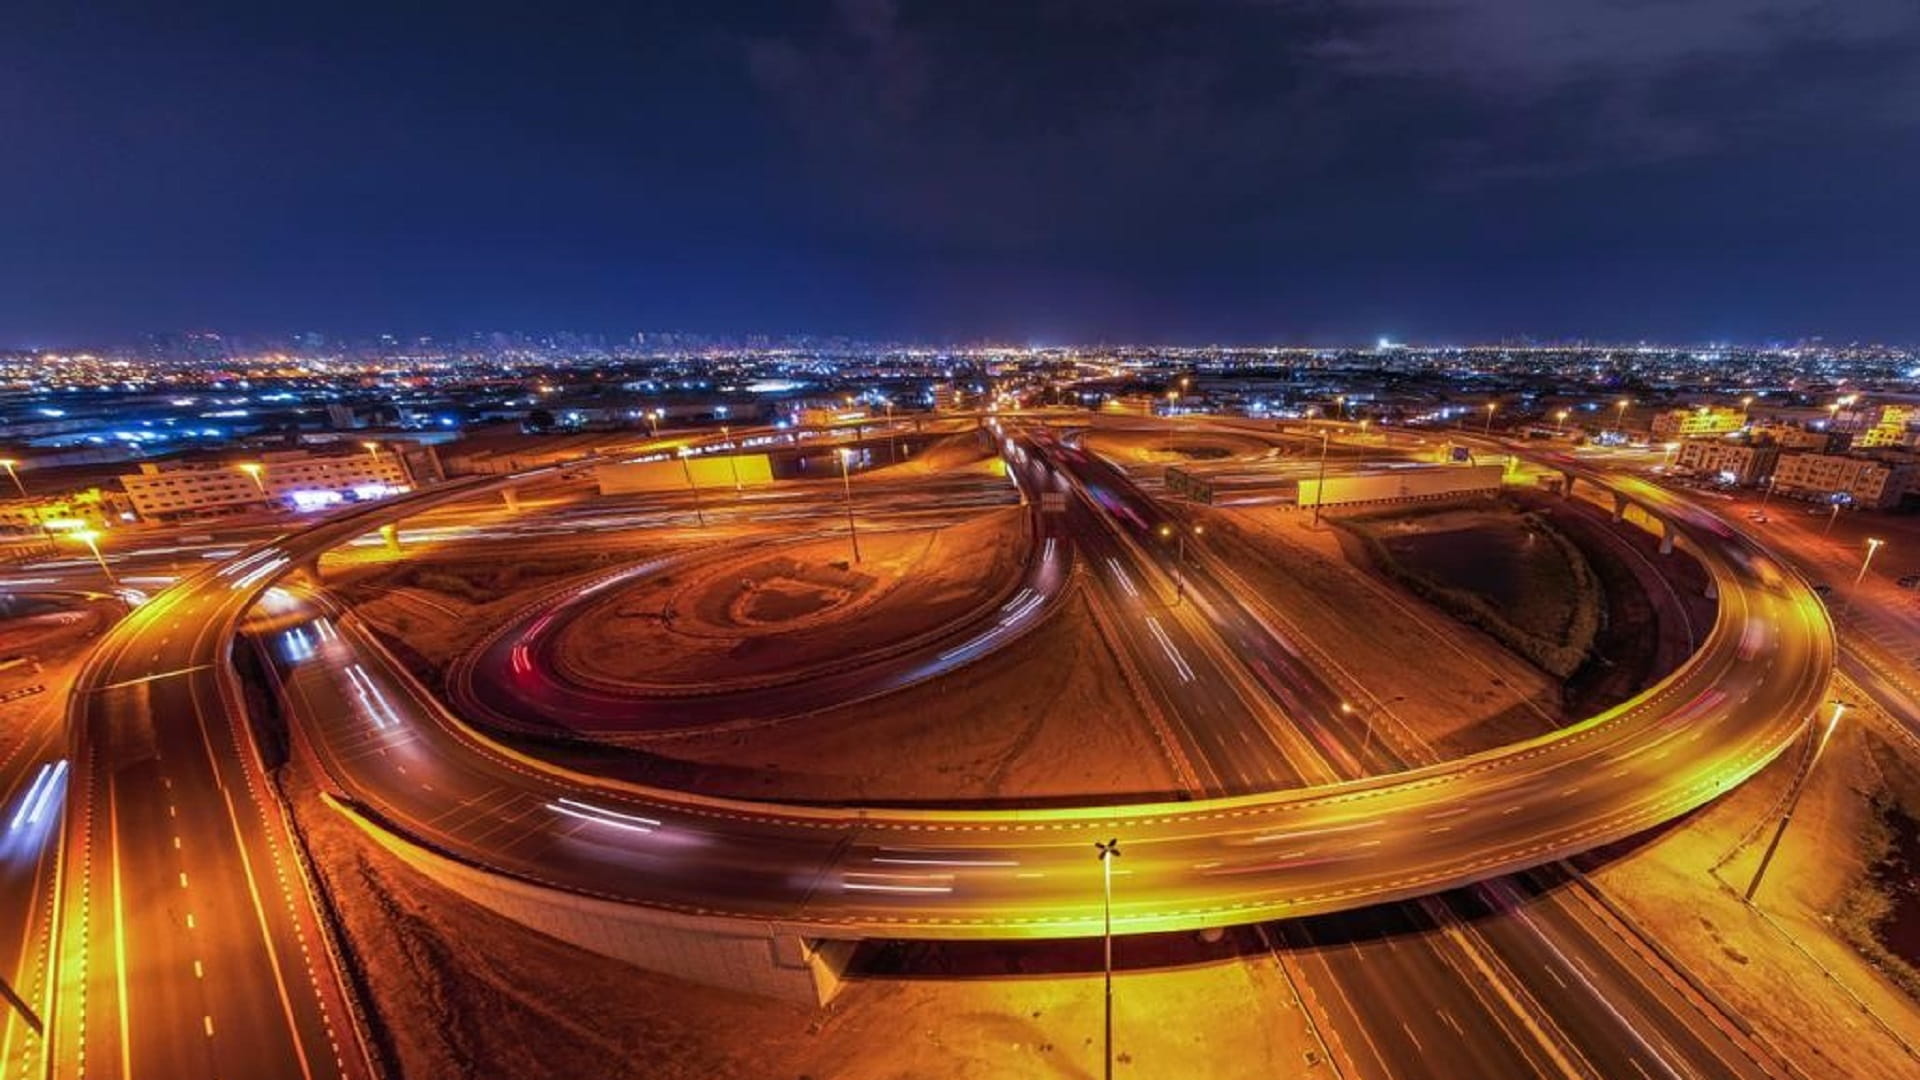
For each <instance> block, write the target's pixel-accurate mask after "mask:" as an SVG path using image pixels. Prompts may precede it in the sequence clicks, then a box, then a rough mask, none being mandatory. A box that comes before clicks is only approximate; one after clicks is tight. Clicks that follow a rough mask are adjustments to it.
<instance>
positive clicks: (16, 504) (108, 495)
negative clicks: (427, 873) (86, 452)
mask: <svg viewBox="0 0 1920 1080" xmlns="http://www.w3.org/2000/svg"><path fill="white" fill-rule="evenodd" d="M132 511H133V505H132V503H131V502H130V501H129V500H128V499H127V497H126V496H125V495H124V494H122V493H120V492H118V491H108V490H103V489H101V488H97V487H90V488H83V489H81V490H79V491H66V492H60V493H58V494H47V495H27V496H22V497H18V498H12V499H5V500H0V531H4V532H12V533H31V532H39V531H40V530H42V529H44V528H46V527H47V525H48V523H49V522H53V523H55V524H54V525H53V527H54V528H56V529H57V528H61V527H62V526H65V527H69V528H71V527H74V525H75V524H76V523H84V524H85V525H86V527H88V528H91V529H104V528H109V527H111V526H113V525H118V524H120V523H121V522H123V521H125V520H126V517H125V515H127V514H129V513H131V512H132Z"/></svg>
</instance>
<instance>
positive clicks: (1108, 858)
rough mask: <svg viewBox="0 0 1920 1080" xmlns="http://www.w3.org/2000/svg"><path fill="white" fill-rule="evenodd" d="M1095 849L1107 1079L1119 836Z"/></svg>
mask: <svg viewBox="0 0 1920 1080" xmlns="http://www.w3.org/2000/svg"><path fill="white" fill-rule="evenodd" d="M1093 846H1094V849H1095V850H1097V851H1098V852H1099V853H1100V898H1101V903H1100V910H1101V912H1102V917H1101V935H1100V936H1101V938H1102V940H1103V943H1104V945H1105V954H1106V964H1105V967H1106V973H1107V979H1106V983H1107V987H1106V989H1107V992H1106V1018H1107V1038H1106V1072H1105V1074H1104V1075H1105V1076H1106V1080H1113V860H1115V859H1117V858H1119V857H1120V840H1119V838H1118V837H1116V838H1114V839H1112V840H1108V841H1106V842H1105V843H1102V842H1100V841H1098V840H1095V841H1094V842H1093Z"/></svg>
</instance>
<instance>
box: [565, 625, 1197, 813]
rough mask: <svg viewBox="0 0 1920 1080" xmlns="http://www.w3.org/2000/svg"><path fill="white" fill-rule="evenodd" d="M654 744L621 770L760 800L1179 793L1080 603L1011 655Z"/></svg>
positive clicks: (1035, 799)
mask: <svg viewBox="0 0 1920 1080" xmlns="http://www.w3.org/2000/svg"><path fill="white" fill-rule="evenodd" d="M645 749H646V754H647V755H648V757H649V758H651V760H650V761H646V762H643V763H638V764H635V765H633V766H631V769H632V770H633V771H627V770H623V773H624V774H626V775H631V776H633V778H635V779H644V780H647V781H649V782H653V783H663V784H670V785H673V786H687V787H691V788H693V789H695V790H699V791H704V792H707V793H709V794H715V795H739V796H742V797H751V798H776V799H798V800H807V801H831V802H845V801H854V802H928V801H932V802H941V803H948V804H951V803H966V802H977V801H988V800H998V799H1018V800H1020V801H1023V802H1029V803H1044V802H1047V801H1051V800H1057V799H1062V798H1066V797H1069V796H1075V795H1080V796H1089V797H1094V798H1103V797H1104V798H1112V799H1114V800H1116V801H1119V800H1122V799H1130V798H1149V797H1162V796H1165V795H1167V794H1169V793H1171V792H1173V791H1175V790H1176V789H1177V788H1178V786H1179V784H1178V780H1177V779H1176V777H1175V775H1174V773H1173V770H1172V767H1171V766H1170V765H1169V764H1168V763H1167V759H1166V758H1165V756H1164V755H1163V754H1162V752H1161V750H1160V748H1159V743H1158V742H1157V741H1156V740H1155V738H1154V734H1153V729H1152V727H1151V723H1150V721H1149V720H1148V719H1147V717H1146V716H1145V714H1144V713H1143V712H1142V710H1141V709H1140V707H1139V706H1138V705H1137V704H1135V702H1134V700H1133V698H1132V696H1131V695H1130V693H1129V691H1128V688H1127V683H1126V679H1125V677H1124V675H1123V674H1122V673H1121V670H1120V668H1119V665H1118V664H1117V663H1116V662H1115V660H1114V659H1113V656H1112V654H1111V653H1110V652H1109V651H1108V649H1107V646H1106V644H1105V642H1104V641H1103V640H1102V638H1101V636H1100V633H1099V629H1098V627H1097V626H1096V625H1095V623H1094V622H1093V620H1092V618H1091V616H1090V614H1089V612H1088V610H1087V608H1086V601H1085V600H1084V599H1083V598H1082V597H1080V596H1079V595H1078V594H1075V595H1073V596H1071V597H1069V598H1068V599H1067V600H1066V601H1065V602H1064V603H1063V606H1062V607H1061V608H1060V610H1059V611H1057V612H1056V613H1055V614H1054V615H1053V616H1052V619H1051V621H1049V622H1048V623H1046V624H1045V625H1044V626H1042V627H1041V628H1039V629H1037V630H1036V631H1035V632H1033V633H1031V634H1029V635H1028V636H1027V637H1026V638H1024V639H1022V640H1021V641H1020V642H1019V643H1018V644H1017V645H1016V646H1015V647H1013V648H1010V649H1006V650H1004V651H1002V652H999V653H997V654H995V655H993V656H990V657H988V658H986V659H984V660H981V661H980V662H978V663H975V664H970V665H968V666H967V667H965V668H963V669H961V670H960V671H958V672H956V673H954V674H952V675H948V676H945V677H943V678H940V679H936V680H934V681H932V682H928V683H924V684H922V685H919V686H915V687H909V688H907V689H905V690H902V691H900V692H898V693H894V694H888V695H886V696H883V697H879V698H875V699H873V700H872V701H868V702H863V703H860V704H856V705H851V706H848V707H846V708H842V709H836V710H832V711H830V712H826V713H821V714H819V715H816V716H808V717H801V718H798V719H795V720H791V721H787V722H784V723H780V724H775V725H772V726H770V727H762V728H755V729H751V730H747V731H741V732H732V733H726V734H718V735H701V736H690V737H687V738H680V739H671V740H663V741H658V742H651V743H648V744H647V745H646V748H645ZM608 764H611V763H607V762H601V763H598V765H597V767H600V768H602V769H604V768H606V766H607V765H608Z"/></svg>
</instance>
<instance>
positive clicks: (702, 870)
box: [284, 488, 1833, 938]
mask: <svg viewBox="0 0 1920 1080" xmlns="http://www.w3.org/2000/svg"><path fill="white" fill-rule="evenodd" d="M1633 494H1634V497H1635V498H1636V499H1638V500H1641V501H1643V502H1644V503H1646V504H1650V505H1651V506H1652V508H1653V509H1655V510H1657V511H1659V512H1661V513H1667V514H1673V515H1676V516H1678V517H1680V518H1681V519H1682V521H1683V528H1684V529H1685V530H1686V532H1687V533H1688V535H1690V536H1691V537H1692V538H1693V539H1694V540H1695V542H1696V544H1697V545H1698V546H1699V547H1700V549H1701V554H1702V559H1703V562H1704V563H1705V564H1706V566H1707V567H1708V569H1709V571H1710V573H1712V574H1713V576H1714V578H1715V580H1716V582H1717V583H1718V586H1719V590H1720V610H1719V617H1718V619H1717V621H1716V624H1715V626H1714V628H1713V630H1712V632H1711V633H1710V634H1709V635H1708V637H1707V639H1706V641H1705V643H1704V644H1703V647H1702V648H1701V650H1700V651H1699V652H1698V653H1697V654H1696V655H1695V656H1694V657H1693V658H1692V659H1691V660H1690V661H1689V662H1688V663H1687V664H1686V665H1684V666H1683V667H1682V668H1681V669H1680V670H1678V671H1677V672H1675V673H1674V674H1673V675H1672V676H1670V677H1669V678H1667V679H1666V680H1664V681H1662V682H1661V683H1659V684H1658V685H1656V686H1655V687H1653V688H1652V689H1650V690H1649V691H1647V692H1646V693H1644V694H1642V695H1641V696H1639V697H1638V698H1636V699H1634V700H1633V701H1630V702H1628V703H1626V704H1624V705H1622V706H1620V707H1618V708H1615V709H1613V710H1609V711H1608V712H1607V713H1604V714H1602V715H1600V716H1598V717H1594V718H1591V719H1589V720H1587V721H1584V722H1581V723H1579V724H1576V725H1573V726H1570V727H1568V728H1566V729H1563V730H1562V731H1559V732H1556V733H1554V734H1552V735H1548V736H1543V737H1540V738H1536V739H1532V740H1527V741H1525V742H1521V743H1518V744H1515V745H1512V746H1509V747H1505V748H1502V749H1500V750H1496V751H1491V752H1487V753H1481V754H1476V755H1473V756H1470V757H1466V758H1460V759H1456V760H1453V761H1449V762H1446V763H1444V764H1440V765H1435V766H1429V767H1425V768H1420V769H1414V770H1411V771H1407V772H1402V773H1397V774H1394V775H1390V776H1382V777H1375V778H1371V779H1363V780H1355V781H1348V782H1342V783H1338V784H1333V785H1324V786H1317V787H1314V788H1311V789H1301V790H1290V791H1282V792H1273V793H1260V794H1251V795H1244V796H1236V797H1231V798H1224V799H1214V800H1207V801H1203V802H1195V803H1169V804H1163V805H1151V806H1129V807H1108V808H1089V809H1078V808H1076V809H1039V810H995V811H933V810H924V811H919V810H895V809H880V808H866V809H839V808H819V809H813V808H799V807H778V806H770V805H766V804H756V803H751V802H733V801H727V800H716V799H703V798H698V797H694V796H687V795H682V794H678V793H668V792H647V791H642V790H640V789H634V788H624V787H619V786H616V785H612V784H592V783H590V782H586V781H583V780H580V779H578V778H569V777H565V776H563V775H560V774H558V773H556V772H553V771H550V770H545V769H542V768H539V767H537V766H533V765H529V764H527V763H526V762H524V761H522V760H520V759H518V758H516V757H514V756H511V755H509V754H506V753H504V752H502V751H499V750H496V749H494V748H492V747H490V746H488V745H486V744H484V743H482V742H480V741H479V740H478V739H477V738H476V737H475V736H473V735H471V734H470V733H468V732H467V731H465V730H464V729H463V728H461V727H460V726H459V725H457V724H456V723H453V722H451V721H449V720H448V719H447V718H445V717H444V716H442V715H441V714H440V713H439V712H438V711H437V710H436V709H435V707H434V705H433V703H432V702H431V700H430V699H429V698H427V696H426V695H425V694H424V692H422V691H419V690H418V689H417V688H415V687H413V686H411V685H410V684H408V683H407V682H406V681H405V679H404V678H403V677H402V676H401V675H400V673H399V672H398V671H397V670H395V668H394V666H393V665H392V664H391V663H389V662H387V661H386V660H385V659H384V658H382V657H381V656H380V655H379V653H378V652H377V651H375V650H368V649H362V648H353V649H351V650H349V651H348V652H347V654H346V655H344V656H337V657H335V659H334V661H333V663H332V664H329V665H321V666H320V667H318V668H316V669H315V670H320V671H326V670H330V669H332V668H335V667H337V665H339V664H345V665H346V666H347V667H353V666H354V665H358V667H357V669H356V670H355V671H354V672H353V673H352V674H351V675H346V674H342V675H341V677H337V678H336V677H329V678H328V679H327V680H325V681H326V683H327V685H330V686H332V687H333V688H334V691H335V692H334V693H333V694H332V695H331V699H329V696H328V695H327V693H326V692H325V687H323V686H316V685H313V684H314V683H315V682H317V681H319V680H316V679H310V678H306V677H305V676H304V675H299V676H298V678H297V679H296V682H297V683H298V685H299V687H300V689H301V691H302V692H303V693H305V694H306V695H307V696H308V698H309V703H310V705H311V708H310V709H308V710H303V715H305V716H307V717H309V718H310V719H311V718H319V719H320V721H321V722H322V723H324V724H326V725H327V726H328V728H329V732H330V733H329V734H327V735H326V736H325V737H324V738H322V739H321V740H319V741H320V742H322V743H324V744H327V745H329V746H333V747H342V746H351V747H353V748H354V749H353V752H352V753H347V752H344V751H342V752H340V753H336V754H334V755H333V764H334V766H335V768H336V775H335V777H334V779H335V781H336V782H337V783H339V784H340V785H341V786H342V788H343V790H344V791H345V793H346V794H348V795H349V796H352V797H353V798H355V799H356V800H358V801H360V802H362V803H364V804H365V805H366V806H368V807H369V808H371V809H372V810H373V811H374V812H375V813H376V814H378V815H379V816H381V817H383V818H385V819H387V820H388V821H390V822H391V823H392V824H394V825H396V826H398V827H400V828H401V830H402V831H403V832H406V833H410V834H412V835H414V836H415V837H416V838H418V839H421V840H424V841H427V842H429V843H432V844H433V845H435V846H437V847H439V848H441V849H442V850H444V851H446V852H448V853H450V854H454V855H456V856H458V857H461V858H465V859H469V860H471V861H473V862H475V863H478V864H480V865H485V866H489V867H491V868H494V869H497V870H501V871H505V872H508V873H512V874H516V875H519V876H523V877H525V878H528V879H530V880H537V881H542V882H546V883H550V884H555V885H559V886H562V887H566V888H572V889H577V890H579V891H582V892H588V893H593V894H596V895H605V896H612V897H617V898H621V899H626V900H632V901H636V902H640V903H645V904H650V905H654V906H658V907H662V908H667V909H672V910H676V911H682V912H694V913H701V914H709V915H716V916H736V917H746V918H752V919H756V920H762V921H772V922H775V923H777V924H780V925H784V926H787V927H790V928H792V929H794V930H795V931H797V932H804V933H810V934H813V935H816V936H847V937H859V936H868V935H876V936H917V937H978V938H1015V937H1026V936H1036V937H1037V936H1069V935H1082V934H1093V933H1097V932H1098V931H1099V928H1100V911H1099V903H1098V892H1097V890H1095V889H1092V888H1090V886H1089V883H1090V882H1091V881H1093V880H1094V877H1095V875H1094V874H1093V873H1092V871H1091V870H1090V867H1092V866H1093V865H1094V864H1093V860H1092V858H1091V856H1090V855H1089V854H1088V853H1089V852H1090V851H1091V844H1092V841H1093V840H1094V839H1095V838H1102V839H1104V838H1105V837H1106V836H1109V835H1118V836H1121V837H1123V838H1124V839H1125V840H1127V841H1128V844H1129V846H1128V853H1127V857H1128V861H1127V863H1126V866H1125V874H1124V876H1123V877H1122V878H1121V880H1120V882H1119V887H1118V889H1117V894H1116V898H1115V912H1114V921H1115V925H1116V927H1117V928H1119V929H1122V930H1125V931H1147V930H1169V929H1180V928H1195V927H1203V926H1214V925H1222V924H1229V923H1244V922H1253V921H1263V920H1267V919H1273V918H1280V917H1288V916H1297V915H1304V914H1310V913H1316V912H1328V911H1337V910H1344V909H1350V908H1354V907H1358V906H1362V905H1366V904H1372V903H1376V902H1379V901H1383V900H1391V899H1403V898H1408V897H1413V896H1417V895H1422V894H1425V893H1430V892H1434V891H1437V890H1441V889H1444V888H1448V887H1452V886H1457V885H1462V884H1466V883H1469V882H1474V881H1480V880H1485V879H1487V878H1490V877H1494V876H1497V875H1500V874H1504V873H1508V872H1511V871H1514V870H1518V869H1522V868H1525V867H1529V866H1536V865H1540V864H1542V863H1546V862H1551V861H1554V860H1557V859H1559V858H1562V857H1565V856H1567V855H1570V854H1573V853H1576V852H1579V851H1584V850H1587V849H1589V848H1592V847H1595V846H1598V845H1601V844H1604V843H1606V842H1608V841H1611V840H1615V839H1619V838H1622V837H1625V836H1630V835H1632V834H1634V833H1637V832H1639V831H1642V830H1644V829H1646V828H1648V827H1651V826H1653V825H1656V824H1659V823H1661V822H1664V821H1667V820H1670V819H1671V818H1673V817H1675V816H1677V815H1679V814H1682V813H1684V812H1686V811H1687V810H1690V809H1692V808H1694V807H1697V806H1699V805H1702V804H1704V803H1705V802H1707V801H1709V800H1711V799H1712V798H1714V797H1715V796H1717V795H1719V794H1720V793H1722V792H1724V791H1725V790H1727V789H1728V788H1729V787H1731V786H1732V785H1734V784H1736V783H1738V782H1739V781H1741V780H1743V779H1745V778H1746V777H1747V776H1749V775H1751V774H1752V773H1753V772H1755V771H1757V770H1758V769H1759V768H1761V767H1762V766H1764V765H1765V764H1766V763H1767V762H1768V761H1770V760H1772V758H1773V757H1774V756H1776V755H1777V754H1778V753H1779V752H1780V751H1781V750H1782V749H1784V748H1785V747H1786V746H1787V745H1788V744H1789V743H1790V742H1791V741H1792V740H1793V739H1794V738H1795V736H1796V735H1797V734H1798V733H1799V732H1800V731H1801V730H1802V729H1803V725H1804V723H1805V720H1806V718H1807V716H1808V715H1809V713H1810V712H1811V710H1812V709H1813V707H1814V706H1815V705H1816V704H1817V703H1818V701H1819V700H1820V695H1821V693H1822V692H1823V690H1824V687H1825V683H1826V680H1827V678H1828V675H1829V673H1830V670H1831V666H1832V653H1833V644H1832V635H1831V631H1830V629H1829V627H1828V624H1827V621H1826V617H1825V615H1824V611H1823V609H1822V607H1821V606H1820V604H1819V603H1818V601H1817V600H1816V599H1815V598H1814V597H1813V595H1812V594H1811V592H1809V591H1808V590H1807V589H1806V588H1805V587H1804V585H1802V584H1801V583H1800V582H1799V581H1798V579H1797V578H1794V577H1793V576H1791V575H1789V574H1786V573H1784V572H1783V571H1781V570H1780V569H1779V568H1778V567H1777V566H1775V565H1774V564H1773V563H1772V562H1771V561H1770V560H1769V559H1767V558H1766V557H1765V556H1764V555H1761V554H1759V553H1758V552H1756V551H1754V550H1753V549H1751V548H1750V547H1747V546H1746V545H1745V544H1744V543H1743V542H1742V541H1740V540H1739V539H1738V538H1737V537H1735V536H1733V535H1732V534H1731V533H1727V534H1726V535H1721V532H1722V531H1724V530H1716V529H1715V528H1714V526H1715V523H1714V522H1712V520H1711V519H1709V518H1705V517H1704V516H1700V515H1696V514H1695V512H1693V511H1691V510H1690V509H1689V508H1687V507H1686V506H1685V505H1684V504H1682V503H1679V502H1678V501H1677V500H1674V499H1671V498H1670V497H1667V496H1666V494H1665V493H1664V492H1660V491H1659V490H1658V489H1652V488H1647V489H1646V490H1644V491H1642V490H1636V491H1634V492H1633ZM324 542H325V541H321V542H320V543H324ZM298 543H301V541H298V540H290V541H286V542H284V544H285V545H287V546H291V545H293V544H298ZM302 550H303V551H311V550H315V548H312V547H307V546H305V545H303V546H302ZM349 642H350V643H351V642H352V639H351V638H349ZM302 680H304V681H302ZM397 763H404V765H405V769H404V771H401V769H400V768H399V767H398V764H397ZM563 799H565V800H571V801H570V802H563V801H562V800H563ZM576 804H585V805H576Z"/></svg>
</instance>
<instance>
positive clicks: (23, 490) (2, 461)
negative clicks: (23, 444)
mask: <svg viewBox="0 0 1920 1080" xmlns="http://www.w3.org/2000/svg"><path fill="white" fill-rule="evenodd" d="M18 464H20V463H19V462H18V461H15V460H14V459H13V458H0V469H5V470H7V475H8V476H11V477H13V486H14V487H16V488H18V489H20V497H21V498H23V499H24V498H26V497H27V485H25V484H23V483H21V482H20V474H19V473H18V472H16V471H15V469H14V466H16V465H18Z"/></svg>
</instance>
